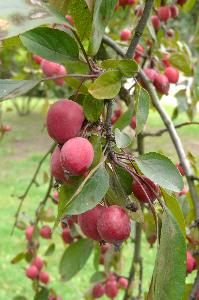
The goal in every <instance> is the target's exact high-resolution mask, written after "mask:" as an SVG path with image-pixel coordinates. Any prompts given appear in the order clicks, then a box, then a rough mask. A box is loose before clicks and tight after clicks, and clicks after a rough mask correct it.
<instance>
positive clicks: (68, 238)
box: [61, 227, 73, 244]
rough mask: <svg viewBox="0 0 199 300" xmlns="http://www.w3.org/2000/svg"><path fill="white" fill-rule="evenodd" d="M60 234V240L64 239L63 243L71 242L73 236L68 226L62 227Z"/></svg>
mask: <svg viewBox="0 0 199 300" xmlns="http://www.w3.org/2000/svg"><path fill="white" fill-rule="evenodd" d="M61 236H62V240H63V241H64V243H66V244H71V243H72V242H73V237H72V235H71V231H70V228H68V227H66V228H64V229H63V231H62V234H61Z"/></svg>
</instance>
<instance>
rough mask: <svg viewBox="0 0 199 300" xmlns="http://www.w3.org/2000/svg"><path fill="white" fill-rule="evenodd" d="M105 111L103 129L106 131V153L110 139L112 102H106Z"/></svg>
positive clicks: (108, 149)
mask: <svg viewBox="0 0 199 300" xmlns="http://www.w3.org/2000/svg"><path fill="white" fill-rule="evenodd" d="M107 101H108V103H107V111H106V122H105V129H106V140H107V151H108V152H109V151H110V150H111V149H110V143H111V138H112V130H111V127H112V124H111V117H112V113H113V100H107Z"/></svg>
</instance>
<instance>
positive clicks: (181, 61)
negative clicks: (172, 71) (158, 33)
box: [169, 53, 193, 76]
mask: <svg viewBox="0 0 199 300" xmlns="http://www.w3.org/2000/svg"><path fill="white" fill-rule="evenodd" d="M169 61H170V62H171V64H172V65H173V66H174V67H176V68H177V69H178V70H180V71H182V72H183V73H184V74H185V75H186V76H192V74H193V70H192V67H191V66H192V64H191V61H190V58H189V56H188V55H187V53H173V54H171V55H170V57H169Z"/></svg>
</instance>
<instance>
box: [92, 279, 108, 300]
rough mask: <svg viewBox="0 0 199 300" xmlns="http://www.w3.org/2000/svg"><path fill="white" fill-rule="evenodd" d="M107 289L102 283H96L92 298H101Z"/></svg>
mask: <svg viewBox="0 0 199 300" xmlns="http://www.w3.org/2000/svg"><path fill="white" fill-rule="evenodd" d="M104 293H105V288H104V286H103V285H102V284H101V283H96V284H95V285H94V286H93V288H92V296H93V298H95V299H96V298H100V297H102V296H103V295H104Z"/></svg>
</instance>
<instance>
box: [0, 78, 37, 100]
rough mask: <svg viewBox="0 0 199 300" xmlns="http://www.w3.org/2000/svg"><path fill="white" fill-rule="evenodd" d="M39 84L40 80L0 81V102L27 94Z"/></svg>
mask: <svg viewBox="0 0 199 300" xmlns="http://www.w3.org/2000/svg"><path fill="white" fill-rule="evenodd" d="M39 82H40V80H12V79H0V102H1V101H2V100H6V99H11V98H15V97H18V96H21V95H23V94H25V93H27V92H28V91H30V90H31V89H32V88H34V87H35V86H36V85H37V84H38V83H39Z"/></svg>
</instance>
